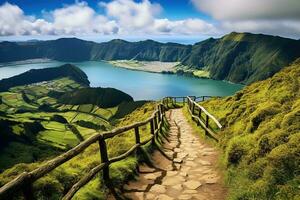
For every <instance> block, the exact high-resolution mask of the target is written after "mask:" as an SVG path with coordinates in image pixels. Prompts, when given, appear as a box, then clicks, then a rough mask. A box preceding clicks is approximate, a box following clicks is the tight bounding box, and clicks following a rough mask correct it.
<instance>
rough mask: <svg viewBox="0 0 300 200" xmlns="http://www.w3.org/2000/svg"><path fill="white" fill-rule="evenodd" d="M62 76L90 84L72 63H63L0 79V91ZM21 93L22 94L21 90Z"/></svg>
mask: <svg viewBox="0 0 300 200" xmlns="http://www.w3.org/2000/svg"><path fill="white" fill-rule="evenodd" d="M62 77H69V78H70V79H72V80H74V81H76V82H77V83H80V84H82V85H86V86H88V85H89V84H90V82H89V81H88V79H87V76H86V74H85V73H84V72H83V71H81V70H80V69H79V68H77V67H76V66H74V65H71V64H65V65H62V66H60V67H54V68H46V69H31V70H29V71H28V72H25V73H22V74H20V75H17V76H14V77H11V78H7V79H3V80H0V91H1V92H3V91H7V90H8V89H9V88H11V87H16V86H20V85H28V84H33V83H40V82H42V81H49V80H53V79H58V78H62ZM65 87H67V85H65ZM69 87H72V86H69ZM21 92H22V91H21ZM21 94H23V92H22V93H21ZM23 97H26V95H25V96H24V94H23ZM25 100H27V101H30V98H25Z"/></svg>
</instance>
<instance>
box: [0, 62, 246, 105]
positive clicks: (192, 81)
mask: <svg viewBox="0 0 300 200" xmlns="http://www.w3.org/2000/svg"><path fill="white" fill-rule="evenodd" d="M62 64H64V63H63V62H58V61H49V62H45V63H29V64H24V63H21V64H20V63H10V64H9V65H8V64H3V63H2V64H1V65H2V67H0V79H3V78H8V77H11V76H14V75H17V74H20V73H23V72H25V71H27V70H29V69H38V68H46V67H56V66H60V65H62ZM73 64H75V65H76V66H78V67H80V68H81V69H82V70H83V71H84V72H85V73H86V74H87V76H88V78H89V81H90V82H91V86H93V87H96V86H97V87H113V88H117V89H119V90H122V91H124V92H126V93H128V94H130V95H131V96H132V97H133V98H134V99H135V100H150V99H152V100H156V99H161V98H163V97H165V96H187V95H194V96H202V95H207V96H228V95H232V94H234V93H235V92H236V91H238V90H240V89H241V88H242V87H243V86H242V85H240V84H232V83H228V82H225V81H216V80H211V79H198V78H192V77H186V76H178V75H169V74H159V73H149V72H142V71H132V70H127V69H123V68H118V67H114V66H112V65H111V64H109V63H106V62H101V61H87V62H78V63H73ZM1 65H0V66H1Z"/></svg>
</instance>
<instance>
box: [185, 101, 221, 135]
mask: <svg viewBox="0 0 300 200" xmlns="http://www.w3.org/2000/svg"><path fill="white" fill-rule="evenodd" d="M196 99H197V98H196V97H191V96H189V97H187V104H188V110H189V112H190V114H191V116H192V119H193V120H195V121H196V122H197V124H198V125H201V126H202V128H203V129H204V130H205V134H206V135H209V136H211V137H213V138H214V139H215V140H219V139H218V135H217V134H216V129H219V130H221V129H222V125H221V124H220V122H219V121H218V120H217V119H216V118H215V117H214V116H213V115H211V114H210V113H209V112H208V111H207V110H206V109H205V108H204V107H202V106H200V105H199V104H198V103H197V100H196ZM203 100H204V98H203ZM210 120H211V121H212V122H213V125H210Z"/></svg>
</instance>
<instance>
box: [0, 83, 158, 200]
mask: <svg viewBox="0 0 300 200" xmlns="http://www.w3.org/2000/svg"><path fill="white" fill-rule="evenodd" d="M84 87H85V86H83V85H81V84H79V83H77V82H75V81H73V80H72V79H69V78H60V79H56V80H53V81H47V82H41V83H35V84H31V85H25V86H18V87H13V88H11V89H9V91H7V92H2V93H0V127H1V130H0V132H1V134H0V137H1V138H0V143H1V147H0V171H1V174H0V186H1V185H3V184H5V183H7V182H8V181H10V180H12V179H13V178H15V177H16V176H17V175H18V174H20V173H22V172H23V171H31V170H33V169H35V168H37V167H38V166H40V165H42V164H43V162H45V161H46V160H49V159H51V158H54V157H55V156H57V155H59V154H61V153H63V152H65V151H67V150H69V149H70V148H72V147H74V146H76V145H77V144H79V143H80V142H81V141H83V140H85V139H87V138H88V137H90V136H92V135H93V134H95V133H96V132H103V131H107V130H112V129H113V128H116V127H120V126H124V125H128V124H131V123H134V122H136V120H137V119H139V120H140V121H142V120H144V119H146V118H148V117H150V116H151V114H152V113H153V111H154V110H155V108H156V103H155V102H145V101H140V102H133V101H132V102H123V103H121V104H119V105H117V106H114V107H109V108H102V107H99V106H97V105H93V104H81V105H69V104H62V103H61V102H60V101H59V97H60V96H61V94H64V93H69V92H72V91H77V89H82V88H84ZM140 134H141V140H142V141H143V140H146V139H147V138H149V137H150V127H149V126H144V127H142V128H141V129H140ZM134 143H135V138H134V133H133V131H128V132H126V133H124V134H121V135H120V136H117V137H114V138H112V139H109V140H108V141H107V146H108V153H109V157H114V156H117V155H120V154H122V153H124V152H125V151H127V150H128V149H130V147H132V145H134ZM144 150H145V151H144V152H145V157H147V152H149V151H150V150H151V149H149V147H148V146H146V147H145V148H144ZM139 159H141V158H137V157H136V156H134V155H133V156H131V157H129V158H128V159H126V160H123V161H120V162H117V163H115V164H113V165H112V166H111V171H110V173H111V177H112V180H113V182H114V183H115V184H121V183H123V182H124V181H126V180H127V179H128V178H130V177H133V176H134V173H135V170H136V165H137V163H138V160H139ZM100 161H101V159H100V154H99V146H98V144H97V143H96V144H94V145H91V146H90V147H89V148H87V149H86V150H85V151H84V152H83V153H81V154H80V155H78V156H77V157H75V158H73V159H72V160H70V161H68V162H66V163H65V164H63V165H62V166H60V167H58V168H57V169H55V170H54V171H53V172H51V173H50V174H49V175H47V176H45V177H43V178H41V179H40V180H38V181H37V182H36V183H35V184H34V190H35V195H36V197H37V198H38V199H57V198H59V197H62V195H63V194H64V193H66V192H67V191H68V189H69V188H70V187H71V186H72V185H73V184H74V183H75V182H76V181H78V180H79V178H80V177H82V175H84V174H85V173H86V172H88V171H89V170H90V169H91V168H93V167H95V166H96V165H97V164H99V163H100ZM100 175H101V174H99V175H97V176H96V177H95V178H94V179H93V180H92V181H91V182H90V183H88V184H87V185H86V186H85V187H84V188H82V189H81V190H80V191H79V192H78V193H77V194H76V196H75V197H74V198H75V199H103V198H104V197H105V195H106V194H107V193H106V192H107V191H106V189H105V187H104V186H103V183H102V178H101V176H100Z"/></svg>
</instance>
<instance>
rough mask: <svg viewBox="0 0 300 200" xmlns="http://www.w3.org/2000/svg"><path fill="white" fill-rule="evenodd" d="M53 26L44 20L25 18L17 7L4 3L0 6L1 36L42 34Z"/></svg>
mask: <svg viewBox="0 0 300 200" xmlns="http://www.w3.org/2000/svg"><path fill="white" fill-rule="evenodd" d="M50 26H51V25H50V24H49V23H48V22H46V21H45V20H43V19H39V20H36V19H35V18H34V17H32V16H25V15H24V13H23V11H22V10H21V9H20V8H19V7H18V6H16V5H12V4H9V3H4V4H3V5H2V6H0V35H31V34H41V33H44V32H45V31H46V30H47V29H51V27H50Z"/></svg>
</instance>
